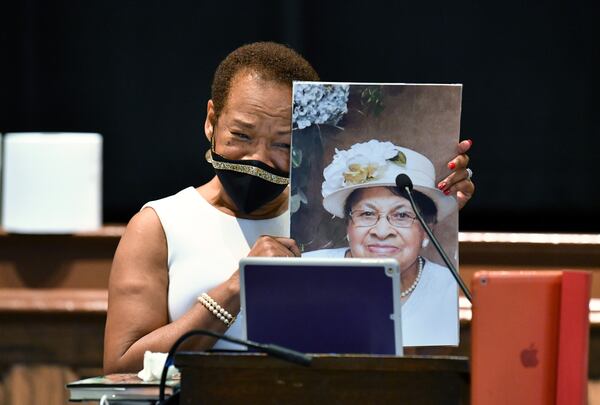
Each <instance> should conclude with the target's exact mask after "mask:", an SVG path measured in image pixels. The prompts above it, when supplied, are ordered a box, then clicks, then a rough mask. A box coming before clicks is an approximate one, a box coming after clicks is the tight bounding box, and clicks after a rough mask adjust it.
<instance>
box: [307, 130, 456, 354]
mask: <svg viewBox="0 0 600 405" xmlns="http://www.w3.org/2000/svg"><path fill="white" fill-rule="evenodd" d="M402 173H404V174H406V175H408V177H410V179H411V180H412V182H413V185H414V191H413V195H414V198H415V202H416V205H417V206H418V208H419V210H420V212H421V214H422V216H423V218H424V219H425V221H426V222H427V223H428V224H429V225H434V224H436V223H437V222H439V221H440V220H442V219H443V218H445V217H446V216H448V215H449V214H450V213H452V212H454V211H456V209H457V204H456V200H455V199H454V198H453V197H450V196H447V195H445V194H444V193H443V192H442V191H441V190H439V189H437V188H436V186H435V170H434V167H433V164H432V163H431V161H430V160H429V159H427V158H426V157H425V156H423V155H421V154H420V153H417V152H415V151H413V150H411V149H407V148H403V147H400V146H396V145H394V144H392V143H391V142H380V141H377V140H371V141H369V142H365V143H359V144H355V145H353V146H352V147H351V148H350V149H349V150H342V151H339V150H336V153H335V156H334V157H333V161H332V162H331V164H330V165H329V166H327V167H326V168H325V170H324V172H323V174H324V177H325V181H324V182H323V186H322V194H323V207H324V208H325V210H327V211H328V212H330V213H331V214H333V215H334V216H336V217H338V218H343V219H344V220H345V221H346V232H347V236H346V237H347V240H348V247H342V248H338V249H322V250H317V251H313V252H307V253H305V254H304V256H308V257H311V256H312V257H349V258H351V257H372V258H381V257H386V258H389V257H391V258H395V259H397V260H398V263H399V265H400V271H401V280H402V292H401V297H402V298H401V299H402V302H403V305H402V334H403V337H402V339H403V342H404V345H405V346H441V345H457V344H458V290H457V284H456V281H455V280H454V278H453V277H452V275H451V273H450V271H449V270H448V269H447V268H445V267H442V266H440V265H438V264H435V263H433V262H431V261H429V260H427V259H425V258H424V257H423V256H422V254H421V251H422V249H423V248H425V247H427V245H428V244H429V239H427V235H426V233H425V231H424V230H423V228H422V227H421V225H420V224H419V222H418V220H417V219H416V215H415V212H414V211H413V209H412V207H411V204H410V201H409V199H408V196H407V195H406V192H405V191H404V190H399V189H398V188H397V187H396V177H397V176H398V175H399V174H402Z"/></svg>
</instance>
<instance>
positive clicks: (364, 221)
mask: <svg viewBox="0 0 600 405" xmlns="http://www.w3.org/2000/svg"><path fill="white" fill-rule="evenodd" d="M382 216H385V218H386V219H387V221H388V222H389V224H390V225H392V226H393V227H396V228H410V227H411V226H412V224H413V222H415V219H417V217H416V216H415V215H414V214H412V213H409V212H405V211H394V212H390V213H389V214H382V213H380V212H377V211H371V210H356V211H351V212H350V218H351V219H352V223H353V224H354V226H357V227H368V226H375V225H376V224H377V223H378V222H379V220H380V219H381V217H382Z"/></svg>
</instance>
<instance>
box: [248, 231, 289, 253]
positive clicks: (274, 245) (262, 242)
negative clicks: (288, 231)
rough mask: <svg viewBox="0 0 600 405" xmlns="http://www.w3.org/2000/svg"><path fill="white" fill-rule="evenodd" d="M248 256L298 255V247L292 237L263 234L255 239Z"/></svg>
mask: <svg viewBox="0 0 600 405" xmlns="http://www.w3.org/2000/svg"><path fill="white" fill-rule="evenodd" d="M248 256H255V257H300V249H299V248H298V245H297V244H296V241H295V240H294V239H290V238H280V237H275V236H267V235H263V236H261V237H260V238H258V239H257V240H256V242H255V243H254V246H252V249H250V253H248Z"/></svg>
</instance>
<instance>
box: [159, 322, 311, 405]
mask: <svg viewBox="0 0 600 405" xmlns="http://www.w3.org/2000/svg"><path fill="white" fill-rule="evenodd" d="M198 335H202V336H211V337H214V338H218V339H222V340H225V341H228V342H231V343H237V344H239V345H242V346H246V347H250V348H252V349H255V350H257V351H259V352H262V353H267V354H269V355H271V356H273V357H277V358H279V359H282V360H285V361H289V362H291V363H296V364H300V365H302V366H310V363H311V361H312V357H311V356H310V355H308V354H304V353H300V352H297V351H295V350H292V349H287V348H285V347H282V346H278V345H274V344H263V343H256V342H252V341H250V340H243V339H238V338H235V337H233V336H227V335H223V334H221V333H217V332H213V331H211V330H206V329H194V330H191V331H189V332H187V333H185V334H183V335H182V336H181V337H180V338H179V339H177V340H176V341H175V343H173V346H171V350H169V354H167V359H166V360H165V365H164V367H163V370H162V374H161V376H160V386H159V389H160V395H159V403H160V404H162V403H163V402H164V400H165V385H166V383H167V371H168V370H169V366H171V364H173V357H174V356H175V352H176V351H177V348H178V347H179V346H180V345H181V344H182V343H183V342H184V341H185V340H187V339H188V338H190V337H192V336H198Z"/></svg>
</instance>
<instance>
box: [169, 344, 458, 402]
mask: <svg viewBox="0 0 600 405" xmlns="http://www.w3.org/2000/svg"><path fill="white" fill-rule="evenodd" d="M175 365H176V366H177V367H178V368H179V369H180V370H181V377H182V379H181V403H182V404H213V403H216V404H250V403H264V404H269V403H272V404H282V403H284V404H306V403H315V404H323V403H326V404H334V403H366V404H376V403H377V404H380V403H381V404H382V403H406V404H422V405H425V404H442V403H443V404H468V403H469V363H468V360H467V358H466V357H449V356H407V357H392V356H362V355H316V356H314V358H313V361H312V364H311V366H309V367H303V366H299V365H295V364H291V363H287V362H284V361H282V360H279V359H276V358H272V357H268V356H266V355H263V354H257V353H241V354H238V353H191V352H182V353H179V354H177V355H176V356H175Z"/></svg>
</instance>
